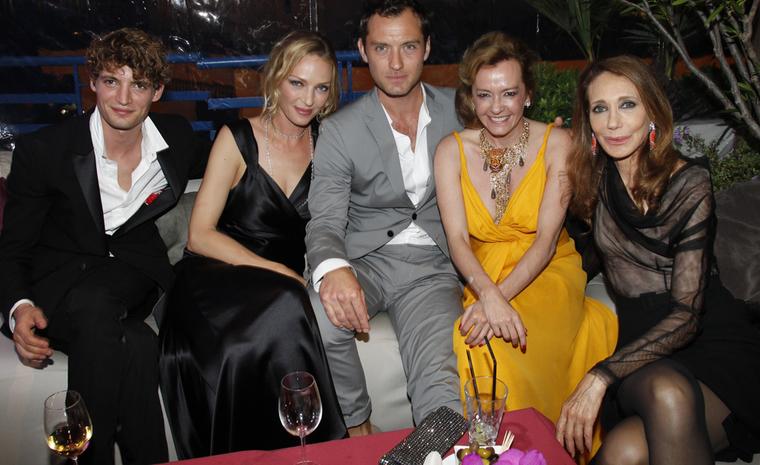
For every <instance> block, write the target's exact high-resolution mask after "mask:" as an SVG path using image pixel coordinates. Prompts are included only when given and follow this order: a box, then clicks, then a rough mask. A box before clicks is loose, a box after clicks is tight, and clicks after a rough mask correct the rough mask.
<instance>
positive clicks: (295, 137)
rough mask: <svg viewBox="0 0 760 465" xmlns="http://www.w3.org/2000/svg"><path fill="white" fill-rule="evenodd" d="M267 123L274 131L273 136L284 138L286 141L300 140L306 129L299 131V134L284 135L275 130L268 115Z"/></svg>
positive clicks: (274, 125) (275, 126)
mask: <svg viewBox="0 0 760 465" xmlns="http://www.w3.org/2000/svg"><path fill="white" fill-rule="evenodd" d="M267 121H268V122H269V124H271V125H272V129H274V132H275V134H277V135H278V136H280V137H284V138H286V139H288V140H298V139H300V138H302V137H303V135H304V134H306V128H303V129H301V132H299V133H298V134H286V133H284V132H282V131H280V130H279V129H277V125H276V124H274V121H272V116H271V115H269V117H268V118H267Z"/></svg>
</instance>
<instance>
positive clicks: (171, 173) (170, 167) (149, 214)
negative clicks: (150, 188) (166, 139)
mask: <svg viewBox="0 0 760 465" xmlns="http://www.w3.org/2000/svg"><path fill="white" fill-rule="evenodd" d="M172 153H173V150H172V147H168V148H166V149H164V150H161V151H160V152H158V153H156V158H157V159H158V164H159V165H161V171H163V173H164V177H165V178H166V183H167V184H168V185H167V186H166V188H164V190H162V191H161V193H160V194H159V195H158V197H156V198H155V199H154V200H153V201H151V202H146V203H143V204H142V205H141V206H140V208H139V209H138V210H137V211H136V212H135V214H134V215H132V216H131V217H129V219H128V220H127V221H126V222H125V223H124V224H123V225H121V227H120V228H119V229H118V230H116V232H115V233H114V236H119V235H121V234H125V233H126V232H128V231H129V230H130V229H132V228H134V227H135V226H137V225H139V224H141V223H143V222H145V221H147V220H149V219H152V218H156V217H158V216H159V215H161V214H162V213H163V212H165V211H166V210H168V209H169V208H170V207H171V206H172V205H174V204H175V203H176V200H177V198H178V196H180V195H182V194H183V192H179V193H178V190H183V189H182V187H183V183H182V179H181V177H180V175H179V173H177V169H176V166H175V165H174V163H172V162H171V156H172Z"/></svg>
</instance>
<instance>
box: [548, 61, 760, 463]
mask: <svg viewBox="0 0 760 465" xmlns="http://www.w3.org/2000/svg"><path fill="white" fill-rule="evenodd" d="M573 125H574V128H573V130H574V137H575V144H576V149H575V153H574V155H573V157H572V159H571V161H570V163H569V166H568V175H569V179H570V183H571V185H572V187H573V199H572V201H571V211H573V212H574V213H575V214H576V215H577V216H579V217H580V218H584V219H586V220H587V221H589V222H590V223H591V226H592V231H593V237H594V242H595V244H596V247H597V251H598V253H599V256H600V258H601V264H602V265H603V269H604V273H605V276H606V278H607V280H608V282H609V284H610V285H611V290H612V292H613V298H614V300H615V303H616V306H617V312H618V317H619V324H620V334H619V339H618V345H617V349H616V350H615V352H614V354H613V355H612V356H610V357H609V358H607V359H605V360H603V361H602V362H600V363H599V364H597V365H596V366H595V367H594V368H593V369H592V370H591V371H590V372H589V373H588V374H587V375H586V377H585V378H583V380H582V381H581V382H580V383H579V384H578V387H577V388H576V390H575V392H574V393H573V394H572V395H571V396H570V398H569V399H568V400H567V401H566V402H565V405H564V406H563V409H562V414H561V416H560V419H559V421H558V422H557V438H558V439H559V440H560V441H563V442H564V444H565V447H567V449H568V450H569V451H570V452H571V453H575V452H576V451H579V450H580V451H583V450H584V449H587V448H588V447H589V445H590V442H591V441H590V440H591V437H590V434H591V429H592V426H593V423H594V421H595V420H596V418H597V417H600V419H601V421H602V425H603V427H604V429H605V431H606V436H605V438H604V443H603V445H602V447H601V449H600V450H599V452H598V453H597V455H596V457H595V458H594V463H598V464H668V465H677V464H686V463H688V464H713V463H714V461H715V457H716V456H717V457H718V458H719V459H722V460H735V459H736V458H737V457H740V458H743V459H749V460H751V456H752V454H753V453H755V452H758V451H760V395H758V393H760V331H759V330H758V328H757V327H755V326H753V325H752V324H751V323H750V319H749V314H748V311H747V308H746V306H745V304H744V303H743V302H741V301H738V300H736V299H734V297H733V296H732V295H731V294H730V293H729V292H728V291H727V290H726V289H725V288H724V287H723V286H722V285H721V283H720V280H719V278H718V275H717V272H716V270H715V268H714V263H713V260H712V256H711V255H712V253H711V249H712V239H713V235H714V212H713V207H714V201H713V195H712V188H711V183H710V174H709V171H708V170H707V168H706V167H705V166H703V164H702V163H701V162H700V161H697V160H690V159H685V158H681V157H680V155H679V154H678V152H677V151H676V150H675V149H674V148H673V147H672V136H673V119H672V113H671V109H670V106H669V105H668V102H667V99H666V97H665V95H664V93H663V92H662V90H661V89H660V87H659V86H658V84H657V82H656V81H655V79H654V77H653V76H652V74H651V72H650V71H649V70H648V68H647V66H646V65H645V64H644V63H643V62H641V61H640V60H639V59H637V58H632V57H616V58H611V59H607V60H603V61H600V62H597V63H593V64H591V65H590V66H589V67H588V68H587V69H586V70H585V71H584V72H583V74H582V75H581V77H580V83H579V87H578V98H577V100H576V108H575V115H574V118H573Z"/></svg>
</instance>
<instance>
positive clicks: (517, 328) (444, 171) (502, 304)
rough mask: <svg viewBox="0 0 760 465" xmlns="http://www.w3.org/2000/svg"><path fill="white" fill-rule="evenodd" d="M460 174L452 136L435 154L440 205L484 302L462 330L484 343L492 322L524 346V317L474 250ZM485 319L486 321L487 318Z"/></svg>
mask: <svg viewBox="0 0 760 465" xmlns="http://www.w3.org/2000/svg"><path fill="white" fill-rule="evenodd" d="M460 176H461V165H460V161H459V146H458V144H457V141H456V139H455V138H454V136H448V137H446V138H445V139H443V140H442V141H441V143H440V144H438V148H437V149H436V153H435V183H436V185H437V186H439V189H437V196H438V208H439V209H440V211H441V220H442V222H443V227H444V230H445V231H446V239H447V242H448V244H449V251H450V253H451V259H452V261H453V262H454V265H455V266H456V267H457V269H458V270H459V272H460V273H461V274H462V275H463V276H464V277H465V280H466V281H467V284H468V286H470V288H471V289H472V290H473V291H474V292H475V294H476V295H477V296H478V299H479V302H478V303H479V304H480V305H479V306H478V305H473V306H472V307H470V308H468V309H467V310H466V311H465V314H464V316H463V317H462V327H461V328H460V330H461V331H462V333H463V334H466V333H467V332H468V331H469V330H470V329H471V328H474V329H472V332H471V334H470V337H468V339H467V340H466V342H467V343H468V344H471V345H472V344H473V343H479V342H481V341H482V339H483V337H490V334H491V333H489V325H484V324H485V323H489V324H490V331H492V332H493V334H494V335H496V336H497V337H503V338H504V339H507V340H511V341H513V343H516V342H517V341H519V342H520V345H521V346H523V347H524V346H525V329H524V327H523V325H522V321H521V320H520V316H519V315H518V314H517V312H515V310H514V309H512V308H511V306H510V305H509V303H508V302H507V301H506V300H505V299H504V297H503V296H502V294H501V292H500V291H499V289H498V287H497V286H496V285H495V284H494V282H493V281H492V280H491V278H490V277H489V276H488V274H486V272H485V270H483V267H482V265H481V264H480V262H479V261H478V259H477V258H476V257H475V255H474V254H473V253H472V249H471V247H470V234H469V232H468V230H467V215H466V213H465V208H464V196H463V194H462V185H461V181H460ZM441 186H446V188H445V189H442V188H440V187H441ZM480 312H483V313H484V315H482V314H481V313H480ZM483 318H485V320H486V321H483Z"/></svg>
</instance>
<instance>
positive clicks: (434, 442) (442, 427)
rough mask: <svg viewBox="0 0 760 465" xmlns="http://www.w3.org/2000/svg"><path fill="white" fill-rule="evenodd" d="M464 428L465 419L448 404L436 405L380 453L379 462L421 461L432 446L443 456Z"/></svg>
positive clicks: (415, 464)
mask: <svg viewBox="0 0 760 465" xmlns="http://www.w3.org/2000/svg"><path fill="white" fill-rule="evenodd" d="M465 431H467V420H465V418H464V417H463V416H462V415H460V414H458V413H457V412H455V411H453V410H451V409H450V408H448V407H440V408H438V410H436V411H434V412H433V413H431V414H430V415H428V416H427V417H426V418H425V419H424V420H422V423H420V424H419V425H417V429H415V430H414V431H412V432H411V433H409V436H407V437H405V438H404V439H402V440H401V442H400V443H398V444H397V445H396V446H395V447H394V448H393V449H391V450H390V451H389V452H388V453H387V454H385V455H383V456H382V457H381V458H380V465H422V464H423V463H424V462H425V457H427V455H428V454H429V453H430V452H432V451H434V450H435V451H438V453H439V454H441V456H443V454H445V453H446V451H448V450H449V449H451V447H452V446H453V445H454V444H456V442H457V441H458V440H459V438H461V437H462V435H464V433H465Z"/></svg>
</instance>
